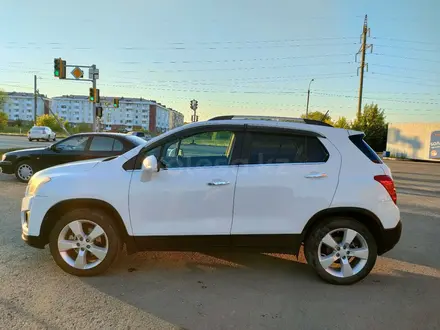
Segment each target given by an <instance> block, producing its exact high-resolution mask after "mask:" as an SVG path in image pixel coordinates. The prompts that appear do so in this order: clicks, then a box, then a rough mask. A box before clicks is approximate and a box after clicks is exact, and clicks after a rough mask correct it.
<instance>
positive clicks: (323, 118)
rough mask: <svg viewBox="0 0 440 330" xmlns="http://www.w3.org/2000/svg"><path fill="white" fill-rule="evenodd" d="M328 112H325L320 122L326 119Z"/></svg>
mask: <svg viewBox="0 0 440 330" xmlns="http://www.w3.org/2000/svg"><path fill="white" fill-rule="evenodd" d="M328 112H329V110H327V112H326V113H325V115H324V116H323V117H322V118H321V121H322V122H324V120H325V118H327V115H328Z"/></svg>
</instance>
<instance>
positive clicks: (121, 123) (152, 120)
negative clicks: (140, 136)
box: [52, 95, 183, 132]
mask: <svg viewBox="0 0 440 330" xmlns="http://www.w3.org/2000/svg"><path fill="white" fill-rule="evenodd" d="M113 99H114V97H108V96H105V97H101V100H100V101H101V106H102V107H103V115H102V124H103V126H104V128H105V129H106V130H118V129H121V128H125V129H127V130H149V131H152V132H153V131H154V132H165V131H168V130H169V129H170V128H174V127H177V126H179V125H183V115H182V114H181V113H179V112H177V111H175V110H172V109H168V108H167V107H166V106H165V105H162V104H160V103H157V102H156V101H154V100H146V99H144V98H126V97H119V107H118V108H115V107H114V106H113ZM52 111H53V112H54V113H56V114H57V115H59V116H60V117H61V118H63V119H65V120H67V121H69V123H72V124H77V123H90V124H91V123H93V115H92V114H93V112H92V111H93V107H92V103H90V102H89V99H88V96H82V95H64V96H57V97H53V98H52ZM170 118H171V121H172V122H173V124H172V125H170ZM175 118H177V119H175Z"/></svg>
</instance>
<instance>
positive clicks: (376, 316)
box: [83, 253, 440, 329]
mask: <svg viewBox="0 0 440 330" xmlns="http://www.w3.org/2000/svg"><path fill="white" fill-rule="evenodd" d="M161 254H162V253H151V255H150V253H142V254H141V255H142V256H141V257H139V256H136V255H134V256H128V257H126V258H125V260H124V262H122V263H120V264H119V265H118V266H117V267H115V268H114V269H113V270H112V271H111V272H110V273H108V274H107V275H105V276H101V277H95V278H84V279H83V281H84V282H85V283H87V284H88V285H91V286H93V287H95V288H97V289H98V290H100V291H101V292H104V293H106V294H108V295H110V296H113V297H116V298H118V299H120V300H122V301H124V302H126V303H128V304H130V305H133V306H135V307H137V308H139V309H141V310H144V311H145V312H148V313H151V314H154V315H155V316H157V317H160V318H161V319H163V320H166V321H168V322H171V323H173V324H175V325H179V326H182V327H184V328H188V329H212V326H211V323H209V322H212V323H214V324H217V325H219V324H221V325H222V326H223V327H222V328H224V329H226V328H228V326H232V327H233V328H234V329H245V328H250V327H251V324H253V325H254V327H253V328H257V329H266V328H271V329H288V328H298V329H299V328H309V329H318V328H322V327H323V326H325V327H326V328H329V329H334V328H339V327H340V326H341V325H343V324H344V314H345V315H347V319H350V318H352V317H353V315H356V316H357V318H358V319H359V320H363V319H364V320H367V322H366V323H364V324H363V325H361V326H360V327H357V329H361V328H364V329H371V328H374V327H375V326H374V325H379V324H380V327H381V328H386V327H390V328H391V327H393V328H396V327H397V328H399V327H400V328H405V329H416V328H420V324H421V323H418V322H423V323H422V324H423V325H424V328H426V329H427V328H435V327H436V326H439V325H440V324H438V323H436V324H426V323H424V322H425V321H423V319H424V318H425V317H426V316H427V315H431V314H432V316H435V315H437V313H438V311H437V308H436V307H435V306H436V305H437V299H438V292H440V280H439V278H437V277H433V276H425V275H419V274H414V273H409V272H406V271H401V270H398V269H396V270H393V273H392V274H381V273H379V274H378V273H372V274H370V275H369V276H368V277H367V278H366V279H365V280H364V281H362V282H360V283H358V284H356V285H353V286H348V287H341V286H333V285H329V284H326V283H324V282H322V281H321V280H319V279H318V278H317V276H316V275H315V273H314V271H313V270H312V269H311V267H309V266H307V265H306V264H303V263H300V262H296V261H294V260H286V259H283V258H278V257H274V256H271V255H264V254H236V253H227V254H217V253H216V254H210V255H206V257H203V258H201V259H202V260H205V259H207V261H202V262H199V261H195V260H194V259H195V255H194V254H191V253H186V254H185V253H176V254H177V255H174V256H171V257H168V255H167V254H163V259H161V256H160V255H161ZM170 259H171V260H172V261H171V263H170ZM224 262H226V264H225V263H224ZM422 297H423V298H422ZM415 299H418V300H417V301H418V302H420V299H423V301H424V302H429V301H432V304H431V305H430V304H427V303H423V304H420V303H414V304H412V302H415ZM338 314H339V316H338V317H335V315H338ZM350 314H351V315H350ZM318 315H319V317H317V316H318ZM422 316H423V318H422ZM432 316H431V317H430V320H431V321H432V320H439V319H438V318H436V317H432ZM428 322H429V321H428ZM437 322H439V321H437ZM294 325H295V326H294ZM292 326H293V327H292Z"/></svg>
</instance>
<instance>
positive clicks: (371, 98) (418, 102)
mask: <svg viewBox="0 0 440 330" xmlns="http://www.w3.org/2000/svg"><path fill="white" fill-rule="evenodd" d="M313 94H318V95H322V96H331V97H343V98H350V99H356V96H353V95H342V94H331V93H320V92H314V93H313ZM364 99H366V100H377V101H389V102H398V103H410V104H429V105H439V104H440V103H437V102H423V101H414V100H403V99H388V98H377V97H364ZM436 101H440V100H436Z"/></svg>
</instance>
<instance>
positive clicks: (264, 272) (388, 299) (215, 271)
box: [0, 161, 440, 330]
mask: <svg viewBox="0 0 440 330" xmlns="http://www.w3.org/2000/svg"><path fill="white" fill-rule="evenodd" d="M389 164H390V165H391V168H392V170H393V174H394V177H395V179H396V182H397V190H398V203H399V206H400V208H401V212H402V221H403V228H404V229H403V235H402V239H401V241H400V242H399V244H398V245H397V246H396V247H395V249H394V250H392V251H390V252H389V253H387V254H386V255H385V256H382V257H379V258H378V261H377V264H376V267H375V268H374V270H373V272H372V273H371V274H370V275H369V276H368V277H367V278H366V279H365V280H364V281H363V282H361V283H358V284H356V285H353V286H349V287H339V286H332V285H329V284H326V283H323V282H322V281H320V280H319V279H318V278H317V277H316V276H315V274H314V272H313V271H312V270H311V269H310V268H309V266H307V265H305V264H304V259H303V257H302V256H300V258H299V260H296V259H295V258H294V257H289V256H284V255H269V254H212V255H203V254H198V253H162V252H161V253H155V252H148V253H139V254H136V255H132V256H124V257H123V258H121V260H120V262H119V263H118V264H117V265H115V266H114V267H113V268H112V269H111V271H110V272H109V273H107V274H106V275H104V276H99V277H95V278H77V277H73V276H69V275H67V274H65V273H64V272H62V271H61V270H60V269H59V268H58V267H57V266H56V265H55V263H54V262H53V261H52V258H51V256H50V254H49V251H48V250H47V249H46V250H36V249H33V248H30V247H28V246H26V245H25V244H24V243H23V242H22V241H21V239H20V220H19V210H20V198H21V197H22V195H23V194H24V190H25V185H24V184H21V183H18V182H17V181H16V180H15V179H14V177H13V176H6V175H0V226H1V227H0V228H1V230H0V279H1V285H0V320H1V321H0V322H1V327H2V328H5V329H13V328H17V329H22V328H24V329H30V328H31V329H47V328H60V329H61V328H62V329H73V328H88V329H112V328H117V329H133V328H136V329H173V328H174V329H181V328H185V329H204V330H205V329H210V330H211V329H213V330H214V329H240V330H244V329H288V330H290V329H368V330H370V329H411V330H414V329H439V328H440V313H439V309H438V305H439V303H438V300H439V297H440V258H439V256H440V244H439V237H440V188H439V187H440V164H427V163H412V162H398V161H394V162H389Z"/></svg>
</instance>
